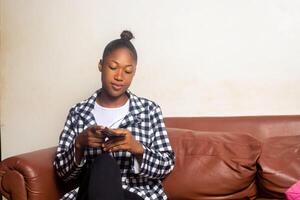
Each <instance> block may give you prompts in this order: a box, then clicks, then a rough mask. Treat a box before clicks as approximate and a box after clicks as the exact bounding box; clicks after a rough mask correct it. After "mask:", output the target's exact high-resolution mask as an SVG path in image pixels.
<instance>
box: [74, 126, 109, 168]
mask: <svg viewBox="0 0 300 200" xmlns="http://www.w3.org/2000/svg"><path fill="white" fill-rule="evenodd" d="M103 129H104V127H102V126H98V125H94V126H90V127H88V128H87V129H85V130H84V131H83V132H82V133H80V134H79V135H78V136H77V137H76V139H75V161H76V164H77V165H79V164H80V162H81V160H82V157H83V149H84V148H85V147H92V148H98V147H99V148H100V147H101V146H102V143H103V140H102V138H101V130H103Z"/></svg>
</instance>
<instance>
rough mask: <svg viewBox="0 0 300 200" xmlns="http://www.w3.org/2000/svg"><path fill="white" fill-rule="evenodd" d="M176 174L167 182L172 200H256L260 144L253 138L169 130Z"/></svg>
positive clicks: (237, 134) (241, 135) (172, 174)
mask: <svg viewBox="0 0 300 200" xmlns="http://www.w3.org/2000/svg"><path fill="white" fill-rule="evenodd" d="M168 134H169V138H170V142H171V145H172V147H173V149H174V151H175V155H176V161H175V167H174V170H173V172H172V173H171V174H170V175H169V176H168V177H167V178H166V179H165V180H164V188H165V191H166V192H167V195H168V197H169V199H170V200H179V199H185V200H188V199H243V198H245V197H250V199H254V198H255V197H256V194H257V189H256V183H255V174H256V171H257V169H256V161H257V159H258V157H259V155H260V148H261V146H260V142H259V141H257V140H256V139H255V138H253V137H252V136H250V135H247V134H242V133H233V132H208V131H195V130H187V129H177V128H169V129H168Z"/></svg>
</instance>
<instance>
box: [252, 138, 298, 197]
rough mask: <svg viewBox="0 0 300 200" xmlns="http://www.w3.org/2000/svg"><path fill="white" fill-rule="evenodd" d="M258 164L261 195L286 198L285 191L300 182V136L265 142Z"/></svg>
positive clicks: (271, 139) (272, 139)
mask: <svg viewBox="0 0 300 200" xmlns="http://www.w3.org/2000/svg"><path fill="white" fill-rule="evenodd" d="M258 164H259V170H258V172H259V173H258V174H259V176H258V185H259V191H260V193H261V195H262V196H263V197H267V198H285V194H284V193H285V191H286V190H287V189H288V188H289V187H291V186H292V185H293V184H294V183H296V182H297V181H298V180H300V135H296V136H278V137H272V138H268V139H266V140H264V142H263V144H262V152H261V156H260V158H259V160H258Z"/></svg>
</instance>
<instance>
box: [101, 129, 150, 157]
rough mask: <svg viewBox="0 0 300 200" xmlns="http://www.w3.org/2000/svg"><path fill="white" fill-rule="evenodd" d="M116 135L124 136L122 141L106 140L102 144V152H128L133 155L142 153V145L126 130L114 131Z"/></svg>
mask: <svg viewBox="0 0 300 200" xmlns="http://www.w3.org/2000/svg"><path fill="white" fill-rule="evenodd" d="M113 131H114V132H115V133H116V134H125V137H124V138H123V139H118V140H108V141H106V142H104V143H103V144H102V147H103V150H104V151H108V152H116V151H129V152H131V153H133V154H135V155H142V154H143V153H144V148H143V145H142V144H141V143H140V142H139V141H137V140H136V139H135V138H134V137H133V136H132V134H131V133H130V131H128V130H127V129H114V130H113Z"/></svg>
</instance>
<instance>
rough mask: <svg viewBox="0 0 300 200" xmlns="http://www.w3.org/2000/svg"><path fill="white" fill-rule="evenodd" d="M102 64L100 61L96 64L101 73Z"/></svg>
mask: <svg viewBox="0 0 300 200" xmlns="http://www.w3.org/2000/svg"><path fill="white" fill-rule="evenodd" d="M102 64H103V61H102V59H101V60H100V62H99V64H98V69H99V71H100V72H102V67H103V65H102Z"/></svg>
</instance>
